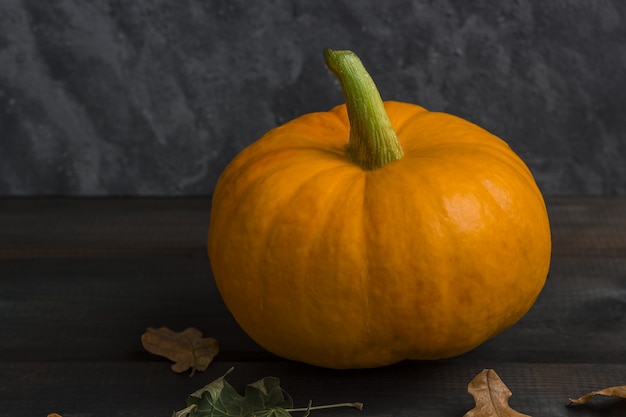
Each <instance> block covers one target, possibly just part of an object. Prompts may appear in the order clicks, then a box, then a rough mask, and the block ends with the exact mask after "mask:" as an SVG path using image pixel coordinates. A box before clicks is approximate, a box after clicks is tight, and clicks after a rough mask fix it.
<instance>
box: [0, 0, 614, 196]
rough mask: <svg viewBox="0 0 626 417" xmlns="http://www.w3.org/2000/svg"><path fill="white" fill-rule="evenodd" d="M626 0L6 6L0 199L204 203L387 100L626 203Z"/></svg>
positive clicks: (0, 26)
mask: <svg viewBox="0 0 626 417" xmlns="http://www.w3.org/2000/svg"><path fill="white" fill-rule="evenodd" d="M625 18H626V1H622V0H613V1H611V0H499V1H493V0H489V1H487V0H483V1H468V0H442V1H428V0H416V1H402V0H393V1H389V0H386V1H379V0H369V1H352V0H344V1H336V0H333V1H320V0H313V1H295V2H292V1H287V0H274V1H245V0H231V1H229V0H216V1H211V0H171V1H165V0H159V1H147V0H145V1H142V0H117V1H116V0H97V1H83V0H65V1H50V0H46V1H41V0H2V1H1V2H0V195H4V196H11V195H88V196H92V195H207V194H209V193H211V191H212V189H213V187H214V185H215V182H216V180H217V177H218V175H219V173H220V172H221V171H222V169H223V168H224V167H225V165H226V164H227V163H228V161H230V159H232V157H233V156H234V155H235V154H236V153H237V152H238V151H239V150H241V149H242V148H243V147H244V146H246V145H247V144H249V143H251V142H252V141H253V140H255V139H257V138H258V137H259V136H261V135H262V134H263V133H264V132H265V131H267V130H268V129H270V128H272V127H274V126H276V125H277V124H280V123H282V122H285V121H287V120H289V119H291V118H294V117H296V116H298V115H300V114H302V113H307V112H312V111H319V110H327V109H329V108H330V107H332V106H334V105H335V104H338V103H340V102H341V101H342V96H341V92H340V91H339V89H338V85H337V83H336V81H335V79H334V78H333V77H332V75H331V74H330V73H329V72H328V70H327V69H326V67H325V65H324V61H323V58H322V51H323V49H325V48H328V47H330V48H333V49H353V50H354V51H356V52H357V53H358V54H359V55H360V56H361V58H362V60H363V61H364V63H365V65H366V66H367V67H368V69H369V70H370V72H371V74H372V75H373V77H374V79H375V80H376V81H377V83H378V86H379V88H380V90H381V93H382V96H383V98H385V99H396V100H403V101H409V102H415V103H418V104H421V105H423V106H425V107H427V108H429V109H431V110H438V111H446V112H450V113H454V114H457V115H459V116H462V117H464V118H467V119H469V120H471V121H474V122H476V123H478V124H480V125H482V126H483V127H485V128H487V129H488V130H490V131H492V132H493V133H495V134H497V135H498V136H500V137H502V138H503V139H505V140H506V141H507V142H509V143H510V145H511V146H512V147H513V148H514V149H515V150H516V151H517V152H518V153H519V154H520V155H521V156H522V157H523V158H524V159H525V161H526V162H527V164H528V165H529V166H530V168H531V169H532V171H533V172H534V174H535V176H536V178H537V181H538V183H539V185H540V186H541V188H542V189H543V191H544V193H546V194H552V195H554V194H602V195H615V194H622V195H623V194H626V116H625V114H626V113H625V112H626V21H625Z"/></svg>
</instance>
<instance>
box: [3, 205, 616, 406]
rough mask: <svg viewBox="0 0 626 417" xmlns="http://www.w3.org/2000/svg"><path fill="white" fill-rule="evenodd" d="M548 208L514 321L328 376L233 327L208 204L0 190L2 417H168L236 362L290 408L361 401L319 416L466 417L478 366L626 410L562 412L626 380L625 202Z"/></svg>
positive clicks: (515, 400) (521, 383)
mask: <svg viewBox="0 0 626 417" xmlns="http://www.w3.org/2000/svg"><path fill="white" fill-rule="evenodd" d="M547 202H548V207H549V212H550V217H551V222H552V228H553V238H554V255H553V261H552V266H551V271H550V275H549V278H548V281H547V284H546V287H545V289H544V291H543V293H542V294H541V296H540V297H539V300H538V301H537V303H536V304H535V306H534V307H533V309H532V310H531V311H530V312H529V314H528V315H527V316H526V317H524V318H523V319H522V320H521V321H520V322H519V323H518V324H517V325H516V326H515V327H513V328H512V329H510V330H508V331H506V332H505V333H503V334H501V335H500V336H498V337H496V338H495V339H493V340H491V341H489V342H487V343H486V344H484V345H482V346H481V347H479V348H478V349H476V350H474V351H472V352H470V353H469V354H466V355H463V356H461V357H458V358H454V359H448V360H442V361H433V362H419V361H415V362H409V361H407V362H403V363H399V364H397V365H393V366H389V367H384V368H380V369H369V370H349V371H333V370H327V369H320V368H315V367H311V366H307V365H303V364H299V363H292V362H289V361H285V360H282V359H279V358H276V357H274V356H272V355H270V354H268V353H266V352H264V351H263V350H261V349H260V348H259V347H257V346H256V345H255V343H254V342H252V341H251V340H250V339H249V338H248V337H247V336H246V335H244V334H243V333H242V332H241V330H240V329H239V328H238V327H237V325H236V323H235V322H234V320H233V319H232V318H231V317H230V315H229V314H228V312H227V311H226V309H225V307H224V305H223V304H222V302H221V301H220V298H219V295H218V293H217V290H216V288H215V286H214V284H213V282H212V278H211V272H210V266H209V262H208V259H207V256H206V253H205V243H206V231H207V228H208V219H209V212H210V202H209V200H208V199H2V200H0V416H3V417H4V416H7V417H19V416H28V417H36V416H46V415H47V414H48V413H52V412H57V413H59V414H61V415H62V416H63V417H72V416H74V417H78V416H81V417H87V416H107V417H113V416H124V417H130V416H170V415H171V413H172V411H174V410H178V409H181V408H183V407H184V401H185V399H186V397H187V395H188V394H190V393H191V392H192V391H194V390H196V389H198V388H200V387H202V386H203V385H205V384H206V383H208V382H209V381H211V380H213V379H215V378H216V377H218V376H220V375H222V374H223V373H224V372H225V371H226V370H227V369H229V368H230V367H232V366H234V367H235V371H234V372H233V373H232V374H231V375H230V376H229V381H230V382H231V383H232V384H233V385H234V386H235V387H236V388H239V389H241V388H242V387H243V386H244V385H245V384H247V383H250V382H253V381H255V380H257V379H259V378H262V377H264V376H268V375H272V376H277V377H279V378H280V379H281V383H282V386H283V387H284V388H285V389H286V390H287V391H288V392H289V393H290V394H291V395H292V396H293V397H294V400H295V402H296V403H297V404H299V405H306V403H307V402H308V400H309V399H311V400H313V403H314V405H315V404H323V403H333V402H343V401H362V402H364V403H365V408H364V409H363V411H357V410H353V409H340V410H332V411H316V412H314V414H313V415H319V416H339V415H341V416H414V417H427V416H433V417H435V416H437V417H446V416H449V417H454V416H457V417H462V416H463V414H464V413H465V412H466V411H468V410H469V409H471V408H473V407H474V402H473V399H472V397H471V396H470V395H469V394H468V393H467V384H468V383H469V382H470V380H471V379H472V378H473V377H474V376H476V375H477V374H478V373H479V372H481V371H482V370H483V369H485V368H491V369H494V370H495V371H496V372H497V373H498V374H499V375H500V377H501V378H502V380H503V381H504V382H505V383H506V384H507V385H508V387H509V388H510V390H511V391H512V392H513V397H512V398H511V400H510V404H511V406H512V407H513V408H515V409H516V410H518V411H520V412H523V413H525V414H529V415H531V416H533V417H555V416H576V417H583V416H606V417H609V416H626V400H617V399H610V398H598V399H597V401H596V400H594V401H593V403H592V404H591V405H587V406H577V407H566V405H567V404H568V398H569V397H575V396H580V395H582V394H585V393H586V392H588V391H592V390H596V389H599V388H603V387H607V386H612V385H624V384H626V199H625V198H612V199H608V198H548V199H547ZM486 250H488V249H487V248H486ZM149 326H168V327H170V328H172V329H174V330H182V329H184V328H186V327H189V326H193V327H196V328H198V329H200V330H202V331H203V332H204V334H205V335H207V336H213V337H215V338H217V339H218V340H219V341H220V344H221V349H222V350H221V353H220V354H219V356H218V357H217V358H216V361H215V362H214V363H213V364H212V365H211V367H210V368H209V369H208V370H207V371H206V372H203V373H196V375H195V376H194V377H192V378H190V377H189V376H188V375H187V374H175V373H173V372H172V371H171V370H170V368H169V366H170V362H169V361H167V360H166V359H162V358H160V357H158V356H154V355H152V354H150V353H148V352H146V351H145V350H144V349H143V348H142V345H141V341H140V336H141V334H142V333H143V332H144V330H145V329H146V328H147V327H149Z"/></svg>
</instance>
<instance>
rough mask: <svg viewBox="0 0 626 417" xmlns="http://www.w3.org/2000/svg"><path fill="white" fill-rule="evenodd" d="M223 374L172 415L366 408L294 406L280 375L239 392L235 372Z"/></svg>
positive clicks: (282, 414)
mask: <svg viewBox="0 0 626 417" xmlns="http://www.w3.org/2000/svg"><path fill="white" fill-rule="evenodd" d="M233 369H234V368H230V369H229V370H228V371H227V372H226V373H225V374H224V375H222V376H221V377H219V378H217V379H216V380H215V381H213V382H211V383H210V384H208V385H206V386H205V387H203V388H201V389H199V390H198V391H195V392H193V393H192V394H191V395H189V397H187V407H185V408H184V409H182V410H180V411H176V412H174V414H173V415H172V417H291V414H290V413H291V412H294V411H303V412H305V415H304V416H303V417H306V416H308V415H309V413H310V411H311V410H314V409H322V408H335V407H354V408H358V409H359V410H360V409H362V408H363V404H361V403H342V404H334V405H326V406H318V407H311V403H310V402H309V405H308V407H306V408H293V400H292V399H291V396H290V395H289V394H287V392H285V390H284V389H282V388H281V386H280V380H279V379H278V378H275V377H272V376H269V377H265V378H262V379H260V380H258V381H256V382H253V383H252V384H249V385H248V386H246V390H245V394H244V395H240V394H239V393H238V392H237V391H236V390H235V389H234V388H233V387H232V385H230V384H229V383H228V382H227V381H226V376H227V375H228V374H230V373H231V372H232V371H233Z"/></svg>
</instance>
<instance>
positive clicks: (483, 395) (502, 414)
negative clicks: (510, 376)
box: [463, 369, 530, 417]
mask: <svg viewBox="0 0 626 417" xmlns="http://www.w3.org/2000/svg"><path fill="white" fill-rule="evenodd" d="M467 392H469V393H470V394H472V396H473V397H474V401H475V402H476V407H474V408H473V409H471V410H470V411H468V412H467V413H465V415H464V416H463V417H530V416H528V415H526V414H522V413H519V412H517V411H515V410H513V409H512V408H511V407H510V406H509V398H511V395H512V394H511V391H510V390H509V388H508V387H507V386H506V385H504V382H502V380H501V379H500V377H499V376H498V374H497V373H496V371H494V370H493V369H484V370H483V371H482V372H481V373H479V374H478V375H476V377H474V379H472V381H471V382H470V383H469V385H468V386H467Z"/></svg>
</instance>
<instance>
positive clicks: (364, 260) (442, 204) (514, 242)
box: [208, 51, 551, 368]
mask: <svg viewBox="0 0 626 417" xmlns="http://www.w3.org/2000/svg"><path fill="white" fill-rule="evenodd" d="M325 57H326V62H327V64H328V66H329V68H330V69H331V70H332V71H333V72H334V73H335V74H336V75H337V77H338V78H339V80H340V82H341V84H342V88H343V90H344V96H345V98H346V105H340V106H338V107H335V108H333V109H332V110H330V111H328V112H320V113H312V114H306V115H304V116H301V117H299V118H296V119H295V120H293V121H290V122H288V123H286V124H284V125H282V126H280V127H278V128H275V129H273V130H271V131H269V132H268V133H267V134H265V135H264V136H263V137H262V138H261V139H259V140H258V141H256V142H255V143H253V144H252V145H250V146H249V147H247V148H246V149H244V150H243V151H242V152H241V153H240V154H239V155H238V156H237V157H236V158H235V159H234V160H233V161H232V162H231V163H230V164H229V166H228V167H227V168H226V170H225V171H224V173H223V174H222V176H221V177H220V179H219V181H218V183H217V185H216V188H215V193H214V196H213V205H212V214H211V222H210V230H209V241H208V253H209V258H210V261H211V266H212V270H213V274H214V277H215V280H216V283H217V286H218V288H219V291H220V293H221V295H222V298H223V300H224V302H225V303H226V305H227V307H228V309H229V310H230V311H231V313H232V315H233V316H234V318H235V319H236V320H237V322H238V323H239V324H240V326H241V327H242V328H243V330H244V331H245V332H247V333H248V334H249V335H250V337H252V338H253V339H254V340H255V341H256V342H257V343H259V344H260V345H261V346H262V347H264V348H265V349H267V350H269V351H270V352H273V353H275V354H277V355H280V356H282V357H285V358H288V359H292V360H296V361H302V362H307V363H310V364H314V365H319V366H324V367H330V368H362V367H376V366H382V365H387V364H392V363H395V362H398V361H401V360H404V359H436V358H445V357H452V356H456V355H459V354H462V353H464V352H467V351H469V350H471V349H473V348H475V347H476V346H478V345H480V344H481V343H483V342H484V341H486V340H487V339H489V338H491V337H493V336H495V335H496V334H498V333H500V332H501V331H503V330H504V329H506V328H508V327H509V326H511V325H513V324H514V323H515V322H517V321H518V320H519V319H520V318H521V317H522V316H523V315H524V314H525V313H526V312H527V311H528V310H529V308H530V307H531V306H532V304H533V303H534V301H535V299H536V297H537V296H538V295H539V293H540V291H541V289H542V287H543V285H544V282H545V279H546V276H547V273H548V268H549V263H550V252H551V240H550V227H549V222H548V216H547V213H546V208H545V204H544V200H543V198H542V195H541V193H540V191H539V189H538V187H537V185H536V183H535V181H534V179H533V176H532V175H531V172H530V171H529V169H528V168H527V167H526V165H525V164H524V163H523V162H522V160H521V159H520V158H519V157H518V156H517V155H516V154H515V153H514V152H513V151H512V150H511V148H510V147H509V146H508V145H507V144H506V143H505V142H503V141H502V140H500V139H498V138H497V137H496V136H494V135H492V134H490V133H489V132H487V131H485V130H483V129H482V128H480V127H478V126H476V125H474V124H472V123H470V122H468V121H465V120H463V119H461V118H458V117H455V116H452V115H449V114H444V113H436V112H429V111H427V110H426V109H424V108H422V107H420V106H417V105H413V104H406V103H399V102H394V101H387V102H384V103H383V101H382V100H381V99H380V96H379V94H378V92H377V90H376V88H375V86H374V83H373V81H372V80H371V78H370V77H369V76H368V74H367V72H366V71H365V69H364V68H363V66H362V64H361V62H360V60H359V59H358V58H357V57H356V55H354V54H352V53H351V52H349V51H326V54H325ZM346 145H347V146H346Z"/></svg>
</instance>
